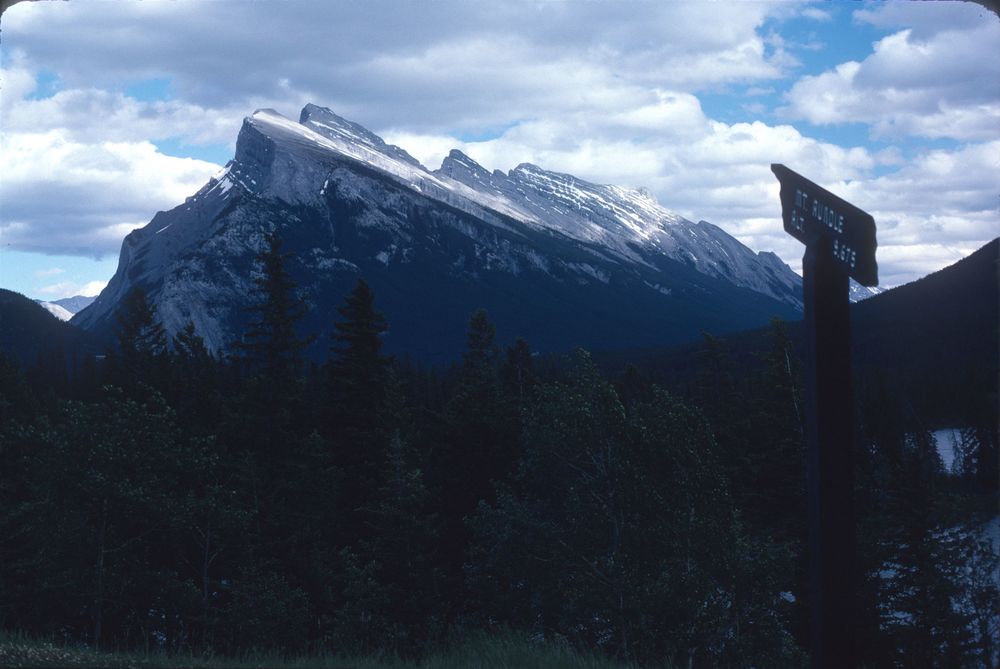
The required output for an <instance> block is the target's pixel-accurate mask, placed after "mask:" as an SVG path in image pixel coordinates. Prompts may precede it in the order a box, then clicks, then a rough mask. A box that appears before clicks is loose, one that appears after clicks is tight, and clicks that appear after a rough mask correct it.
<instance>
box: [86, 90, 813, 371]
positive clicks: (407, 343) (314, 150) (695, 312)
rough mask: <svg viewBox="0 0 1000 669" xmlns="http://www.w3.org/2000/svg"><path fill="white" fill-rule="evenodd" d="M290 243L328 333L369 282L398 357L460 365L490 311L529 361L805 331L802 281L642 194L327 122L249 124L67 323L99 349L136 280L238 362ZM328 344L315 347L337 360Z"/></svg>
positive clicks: (318, 354)
mask: <svg viewBox="0 0 1000 669" xmlns="http://www.w3.org/2000/svg"><path fill="white" fill-rule="evenodd" d="M272 231H276V232H278V233H279V234H280V235H281V237H282V238H283V240H284V242H285V248H286V249H287V250H289V251H292V252H294V259H293V261H291V263H290V265H289V267H288V269H289V271H290V273H291V274H292V276H293V278H294V279H295V280H296V281H297V282H298V284H299V287H300V291H301V295H302V296H303V298H304V299H305V300H306V301H307V303H308V304H309V305H310V307H311V309H310V311H309V313H308V315H307V317H306V318H305V319H304V322H303V323H302V327H303V329H304V330H307V331H312V332H320V333H325V332H329V331H330V329H331V325H332V322H333V321H334V320H335V318H336V317H337V316H336V311H335V308H336V306H338V305H339V304H340V303H341V302H342V300H343V297H344V295H345V294H346V293H347V292H348V291H349V290H350V289H351V288H352V287H353V285H354V284H355V283H356V281H357V279H358V278H359V277H364V278H365V280H366V281H368V283H369V284H370V285H371V286H372V288H373V289H374V291H375V294H376V297H377V303H378V306H379V308H380V309H382V310H383V311H384V312H385V314H386V316H387V318H388V320H389V323H390V326H391V328H392V329H391V331H390V332H389V333H387V335H386V339H385V342H386V347H387V349H388V350H389V351H393V352H406V353H410V354H412V355H413V356H414V357H416V358H418V359H424V360H450V359H453V358H454V356H455V355H456V352H457V351H459V350H461V349H462V347H463V344H464V331H465V325H466V321H467V319H468V316H469V314H470V313H471V312H472V311H474V310H475V309H476V308H479V307H485V308H486V309H487V310H488V311H489V312H490V315H491V317H492V319H493V320H494V321H495V322H496V324H497V327H498V336H499V337H500V338H501V340H504V339H507V340H509V339H510V338H513V337H514V336H517V335H520V336H523V337H525V338H526V339H527V340H528V341H529V342H530V343H531V344H532V346H534V347H535V348H536V349H537V350H542V351H546V350H565V349H567V348H570V347H572V346H575V345H582V346H585V347H588V348H595V349H596V348H605V349H607V348H622V347H627V346H652V345H662V344H669V343H676V342H681V341H685V340H690V339H692V338H695V337H697V336H698V334H699V333H700V332H701V331H702V330H710V331H713V332H726V331H732V330H737V329H743V328H748V327H753V326H756V325H760V324H762V323H766V322H767V320H768V318H770V316H772V315H780V316H783V317H786V318H797V317H798V316H799V314H800V312H801V279H800V278H799V277H798V276H797V275H796V274H795V273H794V272H792V271H791V269H790V268H788V266H787V265H785V264H784V263H782V262H781V261H780V260H779V259H778V257H777V256H775V255H774V254H773V253H766V252H765V253H754V252H753V251H751V250H750V249H748V248H747V247H745V246H743V245H742V244H740V243H739V242H738V241H737V240H736V239H734V238H733V237H731V236H730V235H728V234H726V233H725V232H724V231H722V230H721V229H720V228H718V227H716V226H714V225H712V224H711V223H708V222H706V221H699V222H697V223H693V222H691V221H688V220H686V219H684V218H682V217H681V216H678V215H676V214H674V213H671V212H670V211H668V210H667V209H665V208H663V207H661V206H660V205H659V204H658V203H657V202H656V200H655V199H654V198H653V197H652V196H651V195H649V193H648V192H645V191H643V190H634V189H629V188H624V187H620V186H605V185H597V184H592V183H589V182H587V181H584V180H582V179H578V178H576V177H573V176H571V175H568V174H560V173H556V172H549V171H546V170H543V169H541V168H539V167H537V166H535V165H531V164H527V163H525V164H521V165H518V166H517V167H516V168H514V169H513V170H511V171H509V172H507V173H503V172H500V171H494V172H489V171H487V170H486V169H484V168H483V167H481V166H480V165H478V164H477V163H475V162H474V161H473V160H472V159H471V158H469V157H468V156H466V155H464V154H462V153H461V152H458V151H453V152H452V153H451V154H450V155H449V156H448V157H447V158H446V159H445V160H444V162H443V164H442V165H441V167H440V168H439V169H437V170H434V171H431V170H428V169H427V168H425V167H424V166H423V165H421V164H420V163H419V162H418V161H417V160H416V159H414V158H413V157H412V156H410V155H409V154H408V153H406V151H404V150H403V149H401V148H399V147H396V146H391V145H388V144H386V143H385V142H384V141H383V140H382V139H381V138H379V137H378V136H377V135H375V134H373V133H371V132H369V131H368V130H366V129H365V128H363V127H362V126H360V125H358V124H356V123H353V122H351V121H348V120H346V119H343V118H341V117H339V116H337V115H336V114H334V113H333V112H331V111H330V110H328V109H325V108H321V107H317V106H315V105H311V104H310V105H307V106H306V107H305V108H304V109H303V110H302V113H301V116H300V119H299V121H298V122H295V121H292V120H290V119H288V118H285V117H284V116H281V115H280V114H278V113H276V112H274V111H272V110H259V111H257V112H255V113H254V114H253V115H251V116H249V117H247V118H246V119H245V120H244V123H243V127H242V129H241V130H240V134H239V137H238V140H237V145H236V153H235V156H234V158H233V160H231V161H230V162H229V163H228V164H227V165H226V167H225V168H224V169H222V170H221V171H220V172H219V173H218V174H217V175H215V176H214V177H213V178H211V179H210V180H209V182H208V183H207V184H206V185H205V186H204V187H203V188H202V189H201V190H199V191H198V192H197V193H196V194H195V195H193V196H192V197H190V198H188V199H187V200H186V201H185V202H184V203H183V204H181V205H180V206H178V207H175V208H174V209H172V210H170V211H167V212H159V213H157V214H156V216H154V217H153V219H152V220H151V221H150V223H149V224H147V225H146V226H145V227H143V228H141V229H139V230H136V231H134V232H132V233H131V234H129V235H128V237H126V239H125V241H124V242H123V244H122V251H121V256H120V259H119V266H118V270H117V272H116V273H115V276H114V277H113V278H112V279H111V281H110V283H109V284H108V286H107V288H105V290H104V291H103V292H102V293H101V295H100V296H99V297H98V298H97V299H96V300H95V301H94V303H93V304H92V305H90V306H89V307H87V308H86V309H84V310H83V311H81V312H80V313H78V314H77V315H76V316H74V318H73V321H72V322H73V323H74V324H76V325H78V326H80V327H82V328H84V329H86V330H90V331H92V332H95V333H97V334H99V335H101V336H103V337H107V336H108V334H109V332H110V331H111V329H112V328H113V323H114V314H115V310H116V308H117V306H118V304H119V303H120V301H121V300H122V298H123V297H124V296H125V295H126V294H127V293H128V292H129V291H130V290H131V288H132V287H133V286H136V285H138V286H141V287H142V288H143V289H144V290H145V291H146V293H147V295H148V296H149V298H150V300H151V301H152V302H153V304H154V305H155V307H156V309H157V313H158V316H159V318H160V319H161V321H162V323H163V325H164V327H165V328H166V330H167V331H168V333H174V332H176V331H178V330H179V329H181V328H182V327H183V326H184V325H185V324H186V323H187V322H189V321H190V322H193V323H194V325H195V327H196V329H197V331H198V333H199V334H200V335H201V336H202V337H203V338H204V339H205V341H206V344H207V345H208V346H209V347H210V348H211V349H213V350H215V351H222V350H226V349H227V348H228V347H229V346H231V345H232V343H233V342H234V341H235V340H237V339H238V338H239V336H240V333H241V332H242V331H243V330H244V328H245V326H246V323H247V319H248V316H247V313H246V311H245V308H246V307H247V306H248V305H249V304H251V303H253V301H254V300H255V299H256V296H255V295H254V284H253V276H254V273H255V271H256V268H255V263H254V257H255V255H256V254H257V253H258V252H260V251H261V249H262V248H263V245H264V240H265V235H266V234H267V233H269V232H272ZM326 350H327V342H326V341H324V340H323V339H322V338H321V339H320V340H318V341H317V343H315V344H314V345H313V349H312V350H311V351H310V352H309V353H310V356H311V357H313V358H314V359H322V358H324V357H325V354H326Z"/></svg>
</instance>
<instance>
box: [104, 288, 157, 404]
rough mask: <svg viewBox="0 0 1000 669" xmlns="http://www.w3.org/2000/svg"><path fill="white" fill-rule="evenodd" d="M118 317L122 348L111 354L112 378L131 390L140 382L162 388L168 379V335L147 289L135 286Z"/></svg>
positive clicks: (120, 345)
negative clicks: (158, 317) (157, 317)
mask: <svg viewBox="0 0 1000 669" xmlns="http://www.w3.org/2000/svg"><path fill="white" fill-rule="evenodd" d="M116 320H117V329H116V332H115V335H116V339H117V343H118V348H117V350H115V351H111V352H110V355H109V356H108V366H109V372H110V374H109V377H110V380H111V382H112V383H114V384H116V385H120V386H122V387H124V388H125V389H126V390H128V391H130V392H131V391H133V390H136V389H137V388H138V386H140V385H144V386H152V387H156V388H162V387H163V386H164V385H165V382H166V379H165V376H166V351H167V335H166V332H165V331H164V329H163V326H162V325H161V324H160V322H159V321H158V320H157V319H156V309H155V307H153V305H151V304H150V303H149V300H148V299H147V297H146V291H144V290H143V289H142V288H141V287H140V286H138V285H137V286H135V287H133V288H132V290H131V291H129V293H128V295H126V296H125V298H124V299H123V300H122V305H121V308H120V309H119V310H118V313H117V315H116Z"/></svg>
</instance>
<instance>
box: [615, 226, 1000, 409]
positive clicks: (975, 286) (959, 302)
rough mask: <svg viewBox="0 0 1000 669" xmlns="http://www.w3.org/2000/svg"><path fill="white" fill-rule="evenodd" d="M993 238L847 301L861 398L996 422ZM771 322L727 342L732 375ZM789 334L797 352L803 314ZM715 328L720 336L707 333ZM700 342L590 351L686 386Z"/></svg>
mask: <svg viewBox="0 0 1000 669" xmlns="http://www.w3.org/2000/svg"><path fill="white" fill-rule="evenodd" d="M998 271H1000V239H994V240H993V241H991V242H989V243H988V244H986V245H984V246H983V247H982V248H980V249H979V250H977V251H976V252H975V253H973V254H971V255H969V256H968V257H966V258H963V259H961V260H959V261H958V262H956V263H955V264H953V265H950V266H948V267H945V268H944V269H941V270H939V271H937V272H934V273H932V274H929V275H927V276H925V277H923V278H921V279H918V280H917V281H914V282H912V283H908V284H905V285H902V286H898V287H896V288H893V289H892V290H887V291H884V292H881V293H879V294H878V295H876V296H874V297H871V298H870V299H866V300H864V301H863V302H860V303H858V304H855V305H853V306H852V308H851V351H852V353H851V356H852V364H853V366H854V380H855V385H856V387H857V389H858V390H859V393H858V397H859V398H861V397H863V396H864V394H865V390H866V389H870V390H874V391H875V392H876V394H887V395H891V396H892V397H893V398H894V399H895V400H902V404H904V405H907V406H908V407H909V409H908V411H909V412H910V415H909V416H908V418H910V419H916V420H918V421H919V422H920V424H921V425H922V426H923V427H925V428H927V427H929V428H936V427H948V426H955V425H972V424H978V423H977V421H979V420H980V417H981V416H982V415H984V414H988V415H989V416H991V418H990V420H987V421H985V422H986V424H991V425H994V426H996V425H998V423H997V419H996V413H997V408H998V406H1000V405H998V403H997V384H998V379H1000V276H998ZM769 330H770V328H763V329H754V330H749V331H746V332H738V333H731V334H729V335H727V336H726V337H725V338H724V339H725V346H724V348H725V350H726V352H727V356H728V357H729V359H730V361H731V362H733V363H734V364H735V365H737V367H738V369H739V371H738V372H736V373H735V376H736V377H737V378H750V377H751V370H753V369H759V367H760V366H761V365H763V364H764V363H763V360H764V357H765V354H766V352H767V351H768V348H769V346H770V345H771V342H770V340H769V337H770V334H769ZM787 332H788V335H789V337H790V338H791V340H792V341H793V343H794V344H795V346H796V348H797V349H798V351H799V354H800V355H801V354H802V352H803V349H804V339H803V337H804V332H803V328H802V323H801V321H799V322H789V323H788V324H787ZM712 334H717V333H712ZM703 349H704V343H703V342H693V343H688V344H682V345H679V346H674V347H669V348H657V349H645V350H630V351H625V350H620V351H615V352H607V353H600V354H597V355H596V356H595V358H596V359H597V360H598V361H599V362H601V363H602V364H603V365H605V366H606V367H607V368H608V369H609V371H610V372H611V373H620V372H621V371H622V370H623V369H624V368H625V367H626V366H627V365H630V364H631V365H635V366H636V367H637V368H639V369H642V370H643V371H644V373H646V374H649V375H650V376H651V378H655V379H657V380H658V381H660V382H661V383H664V384H666V385H668V386H671V387H676V388H677V389H678V390H679V391H680V392H684V390H685V385H686V384H692V383H695V382H696V380H697V377H698V375H699V374H700V373H701V369H700V366H701V365H702V364H703V360H704V355H699V352H701V351H703Z"/></svg>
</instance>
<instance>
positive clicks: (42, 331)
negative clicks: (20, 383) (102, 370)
mask: <svg viewBox="0 0 1000 669" xmlns="http://www.w3.org/2000/svg"><path fill="white" fill-rule="evenodd" d="M102 350H103V349H102V348H101V346H100V345H99V344H98V343H97V342H96V341H95V340H94V338H93V337H92V336H90V335H89V334H88V333H86V332H83V331H81V330H80V329H78V328H75V327H73V326H72V325H69V324H68V323H64V322H62V321H61V320H60V319H59V318H58V317H56V316H54V315H52V314H51V313H50V312H49V311H48V310H47V309H46V308H45V307H44V306H42V305H40V304H38V303H37V302H35V301H34V300H31V299H29V298H27V297H25V296H24V295H21V294H20V293H15V292H14V291H12V290H6V289H3V288H0V351H2V352H3V354H4V355H8V356H10V357H12V358H13V359H15V360H17V361H18V362H19V363H20V365H21V367H22V368H23V369H29V368H32V367H36V366H39V365H42V366H49V367H51V366H52V364H54V363H55V362H61V363H65V364H67V365H73V364H77V363H80V362H82V360H83V359H84V358H85V357H87V356H91V357H92V356H93V355H95V354H98V353H101V352H102Z"/></svg>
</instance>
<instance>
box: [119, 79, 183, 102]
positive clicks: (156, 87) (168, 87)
mask: <svg viewBox="0 0 1000 669" xmlns="http://www.w3.org/2000/svg"><path fill="white" fill-rule="evenodd" d="M172 87H173V84H172V83H171V81H170V79H169V78H166V77H161V78H156V79H144V80H143V81H139V82H136V83H134V84H131V85H129V86H126V87H125V95H127V96H128V97H130V98H134V99H136V100H140V101H142V102H162V101H165V100H173V99H174V94H173V90H172Z"/></svg>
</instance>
